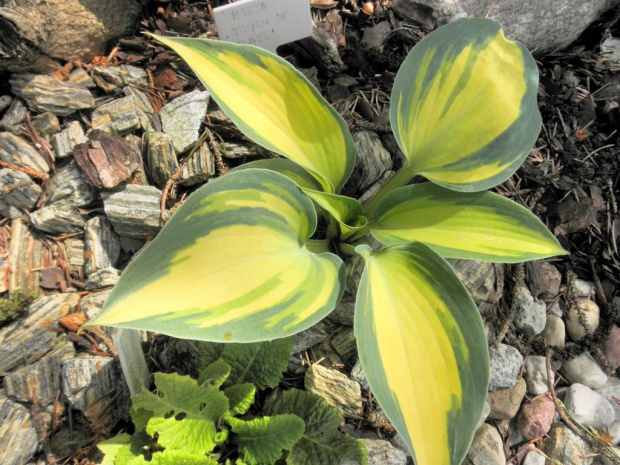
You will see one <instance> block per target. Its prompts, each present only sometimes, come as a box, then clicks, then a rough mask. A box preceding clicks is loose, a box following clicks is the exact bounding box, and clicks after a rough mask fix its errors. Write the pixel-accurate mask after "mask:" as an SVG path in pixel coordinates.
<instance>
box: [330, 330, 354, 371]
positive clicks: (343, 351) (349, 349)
mask: <svg viewBox="0 0 620 465" xmlns="http://www.w3.org/2000/svg"><path fill="white" fill-rule="evenodd" d="M331 344H332V347H333V348H334V350H335V351H336V352H337V353H338V355H340V356H341V357H342V359H343V360H344V361H345V363H347V364H350V363H352V362H353V360H355V357H356V356H357V342H356V339H355V334H354V332H353V328H347V329H344V330H343V331H340V332H339V333H338V334H336V335H335V336H334V337H332V339H331Z"/></svg>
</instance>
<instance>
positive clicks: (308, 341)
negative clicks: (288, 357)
mask: <svg viewBox="0 0 620 465" xmlns="http://www.w3.org/2000/svg"><path fill="white" fill-rule="evenodd" d="M326 338H327V333H326V332H325V331H323V330H322V329H321V328H319V327H318V326H316V325H315V326H311V327H309V328H308V329H306V330H304V331H302V332H300V333H297V334H295V335H294V336H292V340H293V349H292V350H291V354H298V353H301V352H304V351H306V350H308V349H309V348H310V347H312V346H314V345H316V344H319V343H321V342H323V341H324V340H325V339H326Z"/></svg>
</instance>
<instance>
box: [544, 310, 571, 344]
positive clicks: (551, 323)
mask: <svg viewBox="0 0 620 465" xmlns="http://www.w3.org/2000/svg"><path fill="white" fill-rule="evenodd" d="M542 337H543V339H544V340H545V344H547V345H548V346H551V347H564V345H565V344H566V326H565V325H564V320H562V318H561V317H559V316H557V315H547V324H546V325H545V329H544V331H543V332H542Z"/></svg>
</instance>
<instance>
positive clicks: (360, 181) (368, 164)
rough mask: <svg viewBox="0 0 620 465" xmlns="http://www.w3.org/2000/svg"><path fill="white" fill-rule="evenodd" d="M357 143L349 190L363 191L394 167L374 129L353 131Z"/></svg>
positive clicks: (388, 153)
mask: <svg viewBox="0 0 620 465" xmlns="http://www.w3.org/2000/svg"><path fill="white" fill-rule="evenodd" d="M353 142H354V143H355V156H356V162H355V168H354V169H353V173H352V174H351V178H350V179H349V181H348V184H347V187H346V189H347V191H350V192H363V191H364V190H366V189H367V188H368V187H370V186H371V185H372V184H374V183H375V182H376V181H377V180H378V179H379V178H381V176H383V174H384V173H385V172H386V171H388V170H390V169H392V157H391V156H390V152H388V151H387V150H386V149H385V147H383V144H382V143H381V139H380V138H379V136H378V135H377V134H376V133H375V132H372V131H366V130H362V131H356V132H355V133H353Z"/></svg>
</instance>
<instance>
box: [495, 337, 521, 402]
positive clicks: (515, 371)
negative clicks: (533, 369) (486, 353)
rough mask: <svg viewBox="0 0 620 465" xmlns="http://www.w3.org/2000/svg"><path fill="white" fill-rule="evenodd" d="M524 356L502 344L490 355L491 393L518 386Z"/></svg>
mask: <svg viewBox="0 0 620 465" xmlns="http://www.w3.org/2000/svg"><path fill="white" fill-rule="evenodd" d="M522 365H523V356H522V355H521V354H520V353H519V351H518V350H517V349H515V348H514V347H511V346H508V345H506V344H500V345H499V347H498V348H497V349H496V350H495V351H493V352H492V353H491V354H490V375H491V376H490V380H489V391H496V390H498V389H508V388H512V387H513V386H514V385H515V384H517V379H518V376H519V372H520V371H521V366H522Z"/></svg>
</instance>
